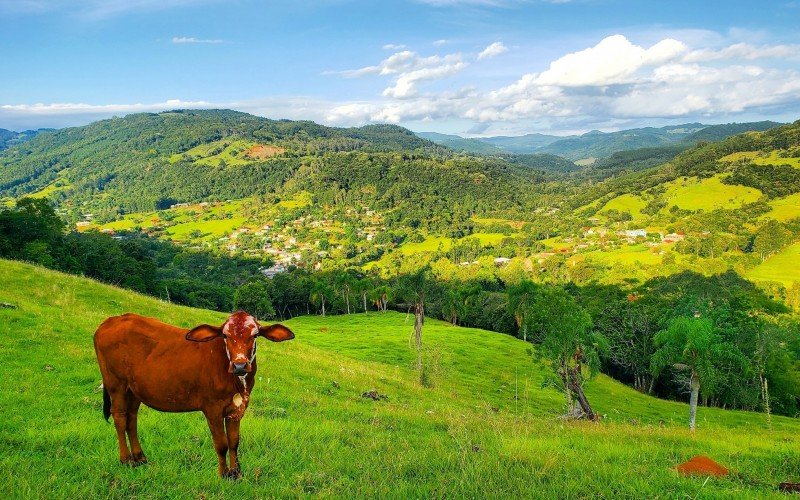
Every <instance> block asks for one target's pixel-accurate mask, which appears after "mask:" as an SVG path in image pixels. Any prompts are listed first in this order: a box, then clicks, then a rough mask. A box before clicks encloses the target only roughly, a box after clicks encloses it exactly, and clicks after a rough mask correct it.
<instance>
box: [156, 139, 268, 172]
mask: <svg viewBox="0 0 800 500" xmlns="http://www.w3.org/2000/svg"><path fill="white" fill-rule="evenodd" d="M255 145H256V143H254V142H250V141H245V140H241V139H237V140H231V139H223V140H219V141H214V142H210V143H208V144H201V145H199V146H195V147H193V148H192V149H190V150H188V151H186V152H183V153H177V154H174V155H172V156H170V158H169V161H170V163H176V162H178V161H180V160H181V159H183V158H184V157H185V156H188V157H189V158H190V159H191V160H192V161H193V162H194V164H195V165H204V166H207V167H216V166H217V165H219V164H220V161H224V162H225V165H227V166H234V165H247V164H249V163H253V160H252V159H249V158H247V157H246V156H245V153H246V152H247V150H248V149H250V148H252V147H253V146H255Z"/></svg>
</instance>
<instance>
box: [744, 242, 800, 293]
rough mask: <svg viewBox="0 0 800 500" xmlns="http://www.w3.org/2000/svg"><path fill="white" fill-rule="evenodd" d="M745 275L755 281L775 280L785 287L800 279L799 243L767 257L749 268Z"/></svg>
mask: <svg viewBox="0 0 800 500" xmlns="http://www.w3.org/2000/svg"><path fill="white" fill-rule="evenodd" d="M747 276H748V277H749V278H750V279H752V280H756V281H777V282H779V283H783V284H784V285H786V286H787V287H788V286H791V285H792V283H794V282H795V281H800V243H795V244H794V245H790V246H788V247H787V248H785V249H784V250H783V251H782V252H780V253H778V254H776V255H773V256H772V257H769V258H768V259H767V260H765V261H764V262H762V263H761V264H759V265H758V266H756V267H754V268H753V269H751V270H750V271H749V272H748V273H747Z"/></svg>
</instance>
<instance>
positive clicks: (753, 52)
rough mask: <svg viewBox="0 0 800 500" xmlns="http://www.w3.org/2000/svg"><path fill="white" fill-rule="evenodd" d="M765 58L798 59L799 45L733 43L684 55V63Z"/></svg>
mask: <svg viewBox="0 0 800 500" xmlns="http://www.w3.org/2000/svg"><path fill="white" fill-rule="evenodd" d="M767 58H795V59H797V58H800V45H762V46H759V47H756V46H754V45H750V44H747V43H735V44H733V45H729V46H727V47H724V48H721V49H708V48H706V49H698V50H693V51H691V52H689V53H688V54H686V57H684V59H683V60H684V61H685V62H706V61H718V60H742V59H744V60H748V61H753V60H756V59H767Z"/></svg>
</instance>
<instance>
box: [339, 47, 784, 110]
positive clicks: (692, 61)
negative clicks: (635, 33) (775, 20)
mask: <svg viewBox="0 0 800 500" xmlns="http://www.w3.org/2000/svg"><path fill="white" fill-rule="evenodd" d="M490 47H491V46H490ZM786 47H790V46H763V47H757V48H753V47H750V46H743V45H742V44H736V45H732V46H730V47H726V48H723V49H694V50H691V49H690V47H689V46H688V45H687V44H685V43H683V42H681V41H678V40H676V39H673V38H669V37H667V38H664V39H662V40H661V41H659V42H658V43H655V44H653V45H651V46H639V45H636V44H634V43H632V42H631V41H630V40H628V39H627V38H626V37H624V36H622V35H614V36H610V37H607V38H605V39H603V40H601V41H600V42H598V43H597V44H596V45H594V46H592V47H589V48H587V49H584V50H581V51H577V52H573V53H569V54H565V55H564V56H562V57H559V58H557V59H555V60H553V61H552V62H551V63H550V64H549V65H548V66H547V69H545V70H544V71H542V72H540V73H529V74H525V75H522V76H521V77H520V78H519V79H518V80H517V81H516V82H513V83H510V84H508V85H506V86H503V87H500V88H496V89H494V90H488V91H477V90H474V89H473V90H469V91H464V92H460V93H459V92H455V93H454V92H452V91H438V92H427V93H424V94H423V93H420V92H419V91H418V88H417V87H418V85H417V83H421V82H422V81H425V79H426V78H427V76H428V74H429V72H428V71H420V70H419V69H409V68H410V67H411V66H413V65H414V64H416V63H415V60H416V59H415V58H416V57H418V56H415V55H414V54H413V53H412V54H405V55H404V56H402V57H399V56H398V60H397V61H394V64H390V63H389V61H388V59H387V60H385V61H383V62H382V63H381V64H379V65H377V66H374V67H369V68H362V69H361V70H357V71H361V72H370V73H372V74H384V75H386V74H398V75H399V76H398V77H397V79H396V81H395V84H394V85H393V86H390V87H389V88H387V89H385V90H384V91H383V93H382V96H383V97H384V100H372V101H359V102H356V103H344V104H341V105H338V106H334V107H333V108H331V109H330V111H329V112H328V113H327V114H326V120H327V121H328V122H330V123H338V124H344V123H349V124H352V123H363V122H376V121H391V122H394V123H398V122H409V121H425V120H430V119H442V120H443V119H448V120H452V119H462V120H470V121H473V122H476V123H514V122H519V121H521V120H542V119H546V120H551V121H553V122H556V123H567V122H570V123H575V122H576V121H578V120H580V121H583V122H586V123H600V124H602V123H610V122H614V123H617V122H620V121H628V122H630V121H631V120H636V119H647V120H649V119H653V118H664V119H670V118H673V117H687V119H699V118H707V117H713V116H725V117H729V116H731V115H736V114H741V113H745V112H755V111H757V110H759V109H765V107H769V106H772V107H774V106H794V107H795V108H800V73H798V71H797V70H796V69H787V68H785V67H769V66H763V65H756V64H742V63H743V62H744V61H745V60H755V59H761V58H765V57H772V58H783V59H784V62H785V61H786V60H789V59H790V58H792V57H794V56H795V55H796V54H795V53H794V52H793V51H792V50H789V49H787V48H786ZM396 55H397V54H396ZM725 60H733V61H734V63H732V64H731V63H728V64H722V63H723V62H724V61H725ZM455 61H456V62H458V63H462V64H463V61H461V59H460V58H459V59H456V60H455ZM707 61H715V64H713V65H711V64H707ZM437 63H438V64H437V65H432V66H431V67H430V70H429V71H430V78H431V79H440V78H445V77H447V76H451V75H453V74H456V73H458V72H459V71H460V70H461V69H463V66H458V67H450V66H448V65H447V64H445V63H444V61H443V60H442V58H439V59H437ZM392 71H397V73H391V72H392ZM418 72H419V73H418Z"/></svg>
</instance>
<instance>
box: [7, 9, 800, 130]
mask: <svg viewBox="0 0 800 500" xmlns="http://www.w3.org/2000/svg"><path fill="white" fill-rule="evenodd" d="M798 25H800V1H790V0H787V1H776V2H770V1H766V2H758V3H754V2H744V1H730V0H729V1H724V2H722V1H719V2H718V1H702V2H697V1H670V2H663V1H642V0H640V1H622V0H571V1H568V0H561V1H545V0H530V1H525V0H416V1H413V0H406V1H399V0H398V1H383V0H382V1H368V2H361V1H347V0H320V1H308V2H306V1H297V0H294V1H280V0H279V1H270V2H256V1H248V0H228V1H214V0H108V1H100V0H0V54H2V58H1V59H0V128H10V129H16V130H20V129H24V128H32V127H34V128H35V127H61V126H71V125H81V124H85V123H88V122H90V121H93V120H95V119H98V118H103V117H108V116H112V115H124V114H127V113H130V112H136V111H158V110H162V109H171V108H176V107H226V108H234V109H239V110H242V111H247V112H251V113H254V114H258V115H262V116H268V117H270V118H291V119H310V120H315V121H318V122H320V123H324V124H328V125H337V126H351V125H360V124H364V123H371V122H392V123H399V124H401V125H404V126H408V127H409V128H411V129H412V130H416V131H427V130H431V131H439V132H446V133H458V134H462V135H497V134H512V135H517V134H523V133H528V132H544V133H557V134H566V133H574V132H584V131H588V130H591V129H601V130H616V129H620V128H630V127H635V126H642V125H665V124H673V123H683V122H689V121H701V122H705V123H722V122H731V121H748V120H756V119H775V120H781V121H793V120H795V119H798V118H800V30H798V29H797V26H798Z"/></svg>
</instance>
